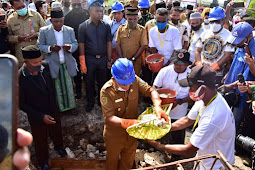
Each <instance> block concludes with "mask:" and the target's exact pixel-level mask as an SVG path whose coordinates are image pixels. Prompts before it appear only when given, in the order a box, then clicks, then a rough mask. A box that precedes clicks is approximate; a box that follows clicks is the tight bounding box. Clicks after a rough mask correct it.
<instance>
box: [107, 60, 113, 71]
mask: <svg viewBox="0 0 255 170" xmlns="http://www.w3.org/2000/svg"><path fill="white" fill-rule="evenodd" d="M111 67H112V63H111V62H110V61H107V68H108V69H109V70H110V69H111Z"/></svg>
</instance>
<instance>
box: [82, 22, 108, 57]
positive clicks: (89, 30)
mask: <svg viewBox="0 0 255 170" xmlns="http://www.w3.org/2000/svg"><path fill="white" fill-rule="evenodd" d="M78 41H79V42H80V43H85V55H90V56H94V55H102V56H107V42H111V41H112V34H111V28H110V25H109V24H107V23H106V22H104V21H99V23H98V25H96V24H95V23H94V22H92V20H91V19H88V20H86V21H85V22H83V23H82V24H80V26H79V34H78Z"/></svg>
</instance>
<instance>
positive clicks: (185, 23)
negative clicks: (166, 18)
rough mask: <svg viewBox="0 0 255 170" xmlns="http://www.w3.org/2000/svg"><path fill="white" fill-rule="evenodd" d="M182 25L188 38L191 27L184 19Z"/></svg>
mask: <svg viewBox="0 0 255 170" xmlns="http://www.w3.org/2000/svg"><path fill="white" fill-rule="evenodd" d="M182 24H183V25H185V26H186V27H187V32H188V36H190V30H191V25H190V24H189V22H188V20H187V19H186V20H185V21H184V22H183V23H182Z"/></svg>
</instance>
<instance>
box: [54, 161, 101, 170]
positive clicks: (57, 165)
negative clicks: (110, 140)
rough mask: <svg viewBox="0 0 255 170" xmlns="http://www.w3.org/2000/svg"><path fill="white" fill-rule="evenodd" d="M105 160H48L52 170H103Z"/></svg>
mask: <svg viewBox="0 0 255 170" xmlns="http://www.w3.org/2000/svg"><path fill="white" fill-rule="evenodd" d="M105 162H106V160H105V159H83V160H79V159H71V158H53V159H51V160H50V166H51V169H52V170H58V169H62V170H68V169H70V170H71V169H75V170H92V169H93V170H104V169H105Z"/></svg>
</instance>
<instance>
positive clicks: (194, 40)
mask: <svg viewBox="0 0 255 170" xmlns="http://www.w3.org/2000/svg"><path fill="white" fill-rule="evenodd" d="M192 32H194V31H192ZM203 32H204V27H203V26H202V27H201V28H200V29H199V30H198V31H196V32H194V34H193V35H192V36H191V38H190V42H189V43H190V45H189V53H190V58H189V61H191V62H193V61H195V53H196V44H197V42H198V39H199V37H200V35H201V34H202V33H203Z"/></svg>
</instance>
